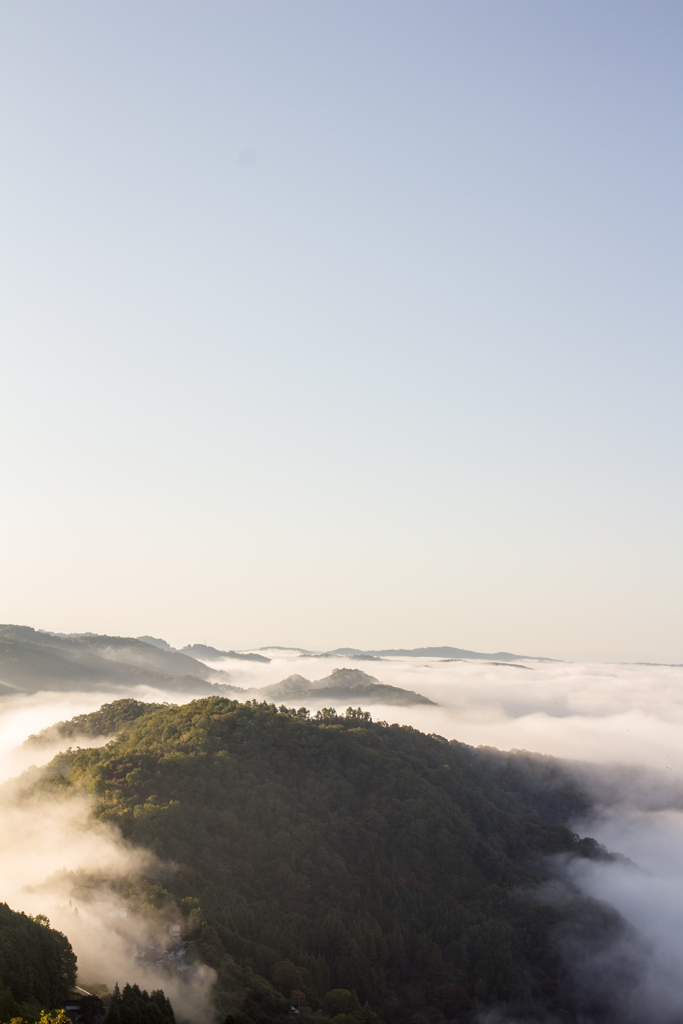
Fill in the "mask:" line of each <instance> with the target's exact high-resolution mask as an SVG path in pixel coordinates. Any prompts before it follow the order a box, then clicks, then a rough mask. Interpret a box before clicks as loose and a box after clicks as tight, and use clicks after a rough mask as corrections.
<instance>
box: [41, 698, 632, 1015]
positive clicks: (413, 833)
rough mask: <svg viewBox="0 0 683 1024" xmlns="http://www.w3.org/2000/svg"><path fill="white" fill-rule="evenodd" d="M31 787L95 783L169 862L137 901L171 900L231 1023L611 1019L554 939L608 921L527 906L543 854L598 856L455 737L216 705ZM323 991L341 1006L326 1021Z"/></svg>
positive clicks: (587, 904)
mask: <svg viewBox="0 0 683 1024" xmlns="http://www.w3.org/2000/svg"><path fill="white" fill-rule="evenodd" d="M35 785H37V786H38V788H40V789H42V790H47V791H49V792H54V793H55V794H57V793H59V794H64V795H65V798H68V794H69V792H80V791H83V790H85V791H88V792H90V793H91V794H92V795H93V797H94V798H95V801H96V804H95V806H96V810H95V813H96V815H97V816H98V817H99V818H100V819H102V820H106V821H109V822H112V823H114V824H116V825H118V826H119V827H120V829H121V830H122V832H123V834H124V835H125V836H126V837H127V838H128V839H129V840H130V841H132V842H133V843H136V844H140V845H142V846H145V847H147V848H149V849H151V850H153V851H155V852H156V853H157V854H158V856H159V857H160V858H161V859H162V860H163V861H165V862H172V863H173V864H174V865H175V866H176V867H175V869H174V870H173V871H172V872H169V873H168V874H167V875H166V876H165V877H161V876H160V877H158V878H156V879H150V880H149V881H150V883H152V882H153V883H154V884H153V885H152V884H150V885H149V886H148V892H147V896H146V897H145V898H149V895H148V894H149V891H151V890H152V889H153V890H154V892H155V893H156V897H155V898H157V899H158V900H160V901H163V900H165V899H166V900H171V899H172V900H174V901H175V903H176V905H177V906H178V907H180V908H182V910H183V911H184V913H185V915H186V921H187V930H186V936H187V937H189V938H191V939H192V940H193V943H194V947H193V948H194V951H195V954H198V955H201V957H202V958H203V959H204V960H205V961H206V962H207V963H209V964H210V965H211V966H213V967H215V968H216V970H217V971H218V975H219V984H218V992H217V999H218V1004H219V1006H220V1008H221V1010H222V1012H224V1013H225V1012H229V1013H232V1014H233V1015H234V1016H235V1018H236V1019H242V1020H244V1021H245V1024H246V1022H248V1021H249V1020H254V1021H270V1020H277V1019H279V1018H281V1017H282V1015H283V1014H285V1013H287V1012H288V1011H289V1006H290V1005H291V1001H292V1000H293V999H299V1000H302V1005H303V1007H304V1011H305V1010H306V1007H309V1008H314V1009H320V1011H321V1012H323V1013H328V1014H329V1015H330V1016H333V1017H335V1018H340V1019H339V1020H338V1024H354V1022H356V1024H360V1022H361V1021H367V1022H369V1021H371V1020H372V1019H374V1018H373V1013H374V1012H376V1013H377V1014H379V1015H380V1016H381V1017H382V1018H383V1019H384V1020H386V1021H397V1022H398V1021H412V1022H413V1024H436V1022H438V1021H440V1020H444V1019H445V1020H454V1021H469V1020H473V1019H474V1016H475V1014H476V1013H477V1012H478V1010H480V1009H481V1008H482V1007H486V1006H492V1005H503V1006H506V1007H508V1008H509V1009H510V1011H511V1012H514V1013H517V1014H521V1015H527V1016H529V1015H531V1016H532V1017H533V1016H534V1015H536V1014H542V1013H545V1012H546V1011H548V1012H554V1013H564V1014H565V1017H564V1019H567V1020H578V1019H579V1017H580V1016H581V1015H583V1017H581V1019H585V1020H593V1019H596V1020H597V1019H605V1018H604V1017H602V1016H600V1015H601V1014H603V1012H607V1011H606V1010H605V1009H604V1006H603V1003H601V1002H600V999H598V998H597V997H595V996H593V995H589V994H587V992H586V989H585V987H584V988H579V987H577V986H575V985H574V984H573V982H572V978H571V977H570V975H569V973H568V969H567V967H566V962H565V961H564V960H563V959H562V957H561V955H560V948H559V947H560V945H564V947H565V948H566V946H567V943H568V942H570V941H571V942H575V943H580V944H581V945H582V947H583V949H584V952H585V951H588V952H589V953H590V951H591V949H593V950H594V951H596V953H597V952H598V951H599V950H600V949H601V948H602V946H603V945H604V944H605V943H609V942H610V941H611V940H612V939H613V938H614V936H615V935H617V934H618V933H619V931H620V929H621V928H622V924H621V921H620V919H619V918H618V916H617V915H616V914H615V913H614V912H612V911H610V910H609V908H606V907H604V906H601V905H598V904H594V903H592V902H591V901H587V900H582V899H579V898H578V897H577V896H573V895H572V894H571V893H565V894H564V896H563V897H562V898H561V899H559V898H556V899H555V900H554V902H552V903H551V902H548V903H542V902H540V901H539V900H538V899H535V898H533V893H534V892H535V889H536V888H537V885H538V883H539V882H540V881H542V880H543V879H544V878H546V877H547V871H548V869H547V857H548V855H553V854H560V855H565V856H572V855H582V853H586V852H588V853H590V852H591V851H592V849H593V848H592V847H591V845H590V844H588V845H586V844H585V843H579V841H578V839H577V837H576V836H574V835H573V834H572V833H571V832H570V831H569V830H567V829H566V828H564V827H563V826H561V825H558V824H553V823H551V822H549V821H547V820H545V819H543V818H542V817H540V816H539V815H538V814H537V813H536V812H535V811H533V810H531V809H530V808H529V807H528V806H525V805H524V803H522V802H521V801H520V799H519V798H518V797H517V796H516V795H515V794H514V793H511V792H508V791H506V790H505V789H503V788H502V787H501V786H500V785H498V783H497V782H496V780H495V779H494V778H492V777H491V774H490V773H487V772H484V771H482V769H481V767H480V766H479V765H477V763H476V760H475V759H473V758H472V756H471V751H470V750H469V749H468V748H465V747H463V746H461V745H459V744H454V743H448V742H447V741H445V740H443V739H442V738H440V737H436V736H425V735H424V734H422V733H420V732H418V731H417V730H415V729H412V728H410V727H406V726H402V727H399V726H387V725H386V724H384V723H372V722H371V721H369V715H367V713H363V712H361V711H360V709H358V710H356V711H353V710H352V709H349V711H348V712H347V715H346V716H345V717H343V718H341V717H338V716H337V715H336V714H335V713H334V711H333V710H332V709H327V710H324V711H321V712H319V713H318V715H317V717H316V719H311V718H310V716H309V715H308V712H307V711H306V710H305V709H303V708H302V709H300V711H299V712H293V711H291V710H290V709H287V708H284V707H281V708H280V709H277V708H276V707H275V706H274V705H266V704H261V705H257V704H256V703H255V702H252V703H247V704H238V703H237V702H235V701H231V700H228V699H225V698H221V697H211V698H207V699H204V700H196V701H193V702H192V703H190V704H186V705H184V706H182V707H173V706H168V707H162V708H158V709H156V710H152V711H150V713H148V714H146V715H144V717H141V718H138V719H137V720H136V721H134V722H133V723H132V724H131V726H130V728H129V729H127V730H126V731H124V732H122V733H120V734H119V735H118V736H117V738H116V739H114V740H113V741H111V742H110V743H109V744H108V745H107V746H106V747H102V748H97V749H90V750H84V751H76V752H72V753H71V754H69V755H68V756H65V755H61V756H60V758H59V759H58V760H57V761H56V762H55V763H53V766H52V768H49V767H48V769H47V770H46V771H45V772H43V775H42V779H41V781H40V782H38V783H37V784H36V783H34V786H35ZM136 884H137V885H138V886H140V884H141V883H140V881H139V880H138V882H137V883H136ZM135 891H136V890H135V885H132V884H131V886H130V887H129V889H128V895H129V896H131V897H134V896H135ZM334 992H338V993H341V995H338V996H337V997H335V996H334ZM335 998H337V1004H338V1005H346V1007H347V1011H348V1012H347V1011H344V1010H339V1009H338V1007H337V1012H336V1013H331V1011H330V1009H329V1008H330V1007H333V1006H334V1005H337V1004H335V1002H334V1000H335ZM596 1000H597V1001H596ZM326 1001H327V1002H326ZM603 1002H604V1000H603ZM366 1003H367V1004H369V1005H366V1006H365V1008H363V1004H366ZM326 1006H327V1007H328V1010H325V1007H326ZM371 1008H372V1009H371ZM594 1015H597V1016H594Z"/></svg>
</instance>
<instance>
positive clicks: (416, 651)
mask: <svg viewBox="0 0 683 1024" xmlns="http://www.w3.org/2000/svg"><path fill="white" fill-rule="evenodd" d="M185 649H186V648H185ZM259 650H261V651H289V652H291V653H293V654H301V655H302V656H303V657H305V658H340V657H343V658H358V659H359V660H363V661H374V660H376V659H379V658H443V659H445V660H447V661H460V660H467V661H469V660H474V661H556V660H557V659H556V658H540V657H538V656H537V655H534V654H510V652H509V651H496V653H495V654H482V652H481V651H466V650H464V649H463V648H461V647H412V648H404V647H401V648H387V649H386V650H384V651H363V650H361V649H360V648H358V647H336V648H335V649H334V650H333V651H323V652H322V653H321V652H317V651H308V650H306V648H305V647H261V648H259Z"/></svg>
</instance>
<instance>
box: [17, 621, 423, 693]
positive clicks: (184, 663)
mask: <svg viewBox="0 0 683 1024" xmlns="http://www.w3.org/2000/svg"><path fill="white" fill-rule="evenodd" d="M222 658H233V659H237V660H239V661H242V662H245V661H246V662H252V663H253V662H256V663H263V664H267V663H268V662H269V661H270V659H269V658H267V657H265V656H263V655H261V654H255V653H246V654H240V653H237V652H235V651H227V652H226V651H219V650H218V649H217V648H215V647H207V646H206V645H205V644H192V645H188V646H187V647H185V648H183V650H181V651H178V650H174V649H173V648H172V647H171V646H170V644H168V643H166V641H165V640H161V639H158V638H156V637H120V636H99V635H97V634H94V633H81V634H71V635H65V634H60V633H48V632H44V631H42V630H36V629H33V628H31V627H30V626H15V625H4V626H2V625H0V697H1V696H8V695H11V694H16V693H37V692H39V691H41V690H51V691H55V690H57V691H62V692H67V691H74V690H81V691H88V692H91V691H95V692H97V691H100V692H107V691H108V692H111V690H112V689H114V690H127V691H130V689H131V688H133V687H138V686H147V687H150V688H153V689H155V690H158V691H160V692H161V693H164V694H168V695H173V694H184V695H186V696H187V695H189V696H192V697H206V696H215V695H217V694H218V695H220V696H223V697H232V698H238V699H240V700H245V699H252V698H255V699H257V700H263V699H265V700H267V701H269V702H272V701H273V700H274V699H276V698H278V699H280V700H286V701H294V700H296V701H299V700H301V701H309V702H316V703H317V702H320V701H323V702H324V701H328V702H330V701H337V702H340V701H341V702H344V703H347V704H348V703H352V702H355V703H359V702H360V703H363V704H395V705H403V706H405V705H410V704H432V703H433V702H432V701H430V700H429V699H428V698H427V697H423V696H422V695H421V694H419V693H414V692H413V691H412V690H403V689H401V688H400V687H397V686H388V685H386V684H384V683H381V682H380V681H379V680H378V679H375V678H374V676H370V675H367V674H366V673H365V672H361V671H359V670H358V669H344V668H338V669H335V671H334V672H332V674H331V675H329V676H327V677H325V678H324V679H319V680H317V681H314V682H310V681H309V680H307V679H305V678H304V677H303V676H300V675H297V676H290V677H289V678H288V679H286V680H284V681H283V682H280V683H276V684H274V685H271V686H266V687H263V688H260V689H259V688H256V687H250V688H248V689H246V688H244V687H240V686H235V685H234V683H233V682H232V681H231V676H230V674H229V673H228V672H224V671H222V670H220V669H216V668H211V667H209V666H208V665H206V664H204V661H203V660H201V659H206V660H208V661H214V662H215V661H219V660H221V659H222Z"/></svg>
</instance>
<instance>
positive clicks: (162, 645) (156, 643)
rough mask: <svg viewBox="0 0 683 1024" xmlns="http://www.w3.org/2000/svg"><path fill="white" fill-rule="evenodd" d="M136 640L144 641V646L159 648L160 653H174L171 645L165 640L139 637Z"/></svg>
mask: <svg viewBox="0 0 683 1024" xmlns="http://www.w3.org/2000/svg"><path fill="white" fill-rule="evenodd" d="M136 640H142V642H143V644H151V645H152V647H158V648H159V650H160V651H172V650H174V648H173V647H171V645H170V644H168V643H166V641H165V640H160V639H159V638H158V637H156V636H138V637H136Z"/></svg>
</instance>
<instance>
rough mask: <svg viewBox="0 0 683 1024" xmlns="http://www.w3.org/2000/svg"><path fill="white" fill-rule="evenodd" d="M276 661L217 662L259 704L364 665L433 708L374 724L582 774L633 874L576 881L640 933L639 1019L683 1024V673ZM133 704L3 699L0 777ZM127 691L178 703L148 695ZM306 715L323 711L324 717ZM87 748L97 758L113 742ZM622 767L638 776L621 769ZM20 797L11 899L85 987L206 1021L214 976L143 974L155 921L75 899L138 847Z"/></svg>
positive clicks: (5, 860)
mask: <svg viewBox="0 0 683 1024" xmlns="http://www.w3.org/2000/svg"><path fill="white" fill-rule="evenodd" d="M266 653H269V654H270V656H271V657H272V660H271V662H270V663H269V664H260V663H252V662H236V661H223V662H221V663H212V666H215V667H216V668H221V669H227V670H228V671H229V672H230V674H231V677H232V682H233V683H234V685H236V686H240V687H244V688H245V690H248V691H250V692H249V693H248V694H245V696H249V697H252V696H255V695H257V694H256V693H255V691H257V690H258V689H259V688H261V687H264V686H268V685H270V684H272V683H276V682H279V681H280V680H282V679H283V678H285V677H287V676H289V675H292V674H294V673H298V674H300V675H302V676H304V677H305V678H307V679H309V680H312V681H313V680H320V679H323V678H325V677H326V676H328V675H329V674H330V672H331V671H332V670H333V669H335V668H341V667H344V668H356V669H360V670H361V671H364V672H367V673H368V674H370V675H372V676H374V677H375V678H376V679H377V680H378V681H379V682H382V683H389V684H392V685H394V686H400V687H403V688H406V689H409V690H414V691H417V692H418V693H421V694H423V695H425V696H427V697H429V698H430V699H431V700H433V701H434V702H435V704H434V705H415V706H408V707H396V706H391V705H364V706H366V707H367V709H368V710H369V711H371V713H372V715H373V718H374V719H375V720H386V721H388V722H399V723H401V724H410V725H413V726H415V727H416V728H419V729H422V730H424V731H425V732H435V733H438V734H439V735H441V736H444V737H446V738H447V739H456V740H459V741H461V742H464V743H467V744H471V745H473V746H477V745H480V744H481V745H487V746H495V747H498V748H500V749H503V750H509V749H526V750H530V751H538V752H540V753H544V754H551V755H554V756H556V757H560V758H563V759H571V760H573V761H575V762H580V763H578V764H575V766H574V770H575V771H576V773H577V777H580V778H581V779H582V781H583V783H584V784H585V785H586V786H588V788H589V789H590V788H591V787H592V790H591V791H592V792H593V794H594V797H595V803H596V806H595V811H594V813H593V814H592V815H591V817H590V819H589V820H588V821H582V822H574V823H572V827H573V828H574V829H575V830H576V831H577V832H579V833H580V834H582V835H592V836H594V837H595V838H596V839H598V840H599V841H600V842H602V843H604V844H605V845H606V846H607V847H608V848H609V849H610V850H615V851H618V852H620V853H622V854H624V855H625V856H626V857H628V858H630V860H631V861H632V862H633V863H632V864H628V863H626V862H616V863H609V862H593V861H580V862H579V861H577V862H574V863H573V864H571V865H569V866H568V867H567V869H566V870H567V871H568V872H569V875H570V877H571V879H572V881H573V883H574V884H575V885H576V886H577V887H578V888H579V889H580V891H582V892H583V893H585V894H586V895H590V896H594V897H596V898H598V899H603V900H606V901H607V902H609V903H610V904H611V905H612V906H614V907H615V908H616V909H617V910H619V911H620V913H621V914H622V915H623V916H624V918H625V919H626V920H627V921H628V922H629V923H630V924H631V925H632V927H633V929H634V934H635V935H637V938H638V950H639V956H640V958H641V968H642V971H641V974H642V976H641V979H640V982H639V984H638V987H637V990H636V991H635V993H634V995H633V997H632V1001H631V1002H632V1005H631V1010H630V1011H629V1013H632V1015H633V1020H634V1021H635V1020H637V1021H638V1022H639V1024H679V1022H680V1021H681V1020H683V667H680V666H667V665H628V664H597V663H596V664H588V663H565V662H542V661H534V660H527V661H523V662H513V663H503V664H492V663H488V662H483V661H443V660H440V659H434V658H387V659H384V660H382V661H379V662H377V661H367V662H366V661H356V660H350V659H348V658H340V657H339V658H337V657H335V658H311V657H304V656H300V655H297V654H295V653H287V654H286V653H283V652H281V651H275V650H273V651H270V652H266ZM122 695H123V694H122V693H121V691H120V690H115V689H113V688H112V692H111V694H102V693H97V694H92V693H87V692H83V691H78V690H75V691H74V692H72V693H59V694H56V693H38V694H33V695H31V696H21V695H16V696H12V697H5V698H2V699H1V700H0V778H2V779H9V778H10V777H13V776H17V775H18V774H19V773H20V772H22V771H24V770H25V769H26V768H28V767H29V765H30V764H35V763H40V762H46V761H47V760H49V759H50V757H52V756H53V754H54V753H55V752H56V749H57V747H56V746H55V747H45V748H44V749H41V750H39V751H38V750H36V748H26V747H22V743H23V741H24V740H25V739H26V737H27V736H28V735H29V734H31V733H35V732H37V731H38V730H40V729H42V728H44V727H46V726H48V725H51V724H53V723H54V722H56V721H58V720H63V719H68V718H71V717H72V716H73V715H75V714H79V713H82V712H87V711H92V710H95V709H96V708H97V707H99V706H100V705H101V704H102V703H104V702H106V701H107V700H114V699H116V698H117V697H120V696H122ZM129 695H131V696H136V697H137V698H138V699H143V700H156V701H158V700H164V699H168V698H167V696H166V695H165V694H161V693H159V692H158V691H154V690H150V689H147V688H142V687H138V688H135V689H132V690H131V691H130V692H129ZM187 699H188V700H189V699H192V698H191V697H190V696H188V697H187ZM178 702H179V703H180V702H183V700H182V698H180V699H179V700H178ZM277 703H280V701H277ZM284 703H287V702H286V701H285V702H284ZM296 703H297V704H300V703H302V702H301V701H297V702H296ZM305 703H307V705H308V706H309V707H310V708H311V710H313V711H315V710H316V708H317V706H319V702H318V703H316V702H315V701H307V702H305ZM326 703H330V702H329V701H328V702H326ZM354 703H356V702H354ZM358 703H361V704H362V701H359V702H358ZM338 710H339V711H343V710H344V708H343V707H341V706H339V707H338ZM72 742H73V745H74V746H76V745H77V744H78V740H77V739H76V740H74V741H72ZM81 742H82V745H90V746H91V745H93V742H104V740H101V741H93V740H92V739H89V740H84V741H81ZM619 765H621V766H627V769H624V770H622V769H620V768H615V767H614V766H619ZM11 791H12V786H11V785H10V786H9V787H7V786H6V787H5V794H4V796H2V797H0V834H2V837H3V838H2V840H1V841H0V899H2V900H6V901H7V902H8V903H9V905H10V906H12V907H14V908H16V909H22V910H26V911H27V912H30V913H37V912H43V913H48V916H50V917H51V920H52V921H53V924H54V925H56V926H57V927H60V928H61V929H62V930H63V931H65V932H66V934H67V935H68V936H69V938H70V939H71V941H72V943H73V945H74V948H75V950H76V953H77V955H78V957H79V964H80V969H81V975H80V976H81V979H82V980H83V981H85V982H87V981H91V982H92V981H103V982H105V983H106V984H108V985H109V986H110V987H111V986H112V985H113V983H114V982H115V981H117V980H119V981H121V982H122V981H123V980H138V981H140V983H141V984H144V985H146V987H155V986H156V985H159V984H161V985H162V987H164V989H167V990H169V994H170V995H171V997H172V999H173V1001H174V1004H175V1005H176V1007H177V1008H178V1009H179V1010H181V1011H183V1010H184V1011H186V1012H187V1010H188V1009H189V1008H190V1007H192V1008H193V1012H192V1013H191V1014H190V1016H191V1017H192V1018H193V1019H196V1020H198V1021H200V1020H202V1019H204V1020H206V1019H208V1017H209V1015H210V1011H209V1008H208V1002H207V1000H206V995H207V993H208V989H209V987H210V984H211V975H210V972H208V971H207V972H204V973H203V974H200V975H199V976H198V977H197V980H196V982H195V986H196V991H194V992H193V993H192V996H191V998H188V989H187V987H183V986H182V985H181V984H169V983H168V982H167V980H166V978H159V979H157V978H156V977H153V978H148V977H147V978H146V977H144V976H143V975H142V974H140V976H139V977H138V976H137V973H136V970H135V969H133V968H132V953H131V951H132V949H133V947H134V945H135V944H136V942H146V941H149V940H150V938H151V937H153V936H152V932H151V931H150V929H152V931H153V928H154V927H157V928H158V927H160V926H161V925H160V924H159V922H157V923H156V924H155V925H152V924H150V921H149V919H144V918H142V917H136V916H135V915H134V914H131V915H129V917H127V918H126V919H122V918H119V917H116V916H112V914H113V911H114V910H115V909H116V907H117V905H118V904H117V897H116V896H115V894H114V893H113V891H111V890H109V889H107V887H106V885H103V886H100V887H99V888H98V887H97V886H96V885H94V883H93V891H92V892H91V893H90V895H89V896H88V898H87V899H82V900H78V899H76V900H74V898H73V877H74V875H79V876H86V875H87V876H90V877H91V878H93V879H95V878H115V877H117V874H118V875H121V874H125V873H127V872H130V871H131V870H137V869H140V867H141V865H142V863H143V861H144V860H145V857H146V855H143V854H142V853H141V852H140V851H136V850H132V849H130V848H129V847H127V846H126V844H125V843H123V841H122V840H121V838H120V836H118V835H117V834H116V832H115V831H114V830H112V829H110V828H99V827H98V828H97V829H94V830H93V829H92V828H91V827H90V826H89V825H88V823H87V818H88V806H87V801H86V802H82V803H73V804H70V805H69V806H68V807H61V806H57V805H54V804H53V805H52V806H50V805H47V804H45V802H43V803H42V804H40V805H33V806H32V807H30V808H23V809H19V808H17V807H16V806H15V805H14V804H13V803H12V799H11ZM46 837H49V838H48V840H47V841H46ZM93 892H95V896H93ZM75 910H78V915H76V914H75V913H74V912H75ZM170 912H171V911H169V913H170ZM643 950H644V951H645V952H644V953H643ZM184 1015H185V1014H184ZM626 1019H627V1018H626V1017H624V1020H626Z"/></svg>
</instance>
